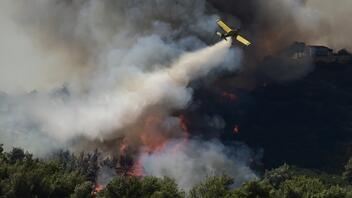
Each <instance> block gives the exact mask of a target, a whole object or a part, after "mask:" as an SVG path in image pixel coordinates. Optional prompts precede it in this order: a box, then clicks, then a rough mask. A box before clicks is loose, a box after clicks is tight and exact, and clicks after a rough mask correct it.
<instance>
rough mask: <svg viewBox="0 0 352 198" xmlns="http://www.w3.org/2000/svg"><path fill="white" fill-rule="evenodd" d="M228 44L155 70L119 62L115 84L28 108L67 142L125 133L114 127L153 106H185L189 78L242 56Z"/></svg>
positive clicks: (45, 128)
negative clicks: (85, 93)
mask: <svg viewBox="0 0 352 198" xmlns="http://www.w3.org/2000/svg"><path fill="white" fill-rule="evenodd" d="M230 46H231V43H230V41H222V42H220V43H218V44H216V45H214V46H211V47H207V48H204V49H201V50H199V51H196V52H190V53H185V54H183V55H181V57H180V58H179V59H177V60H175V61H174V62H173V63H172V64H171V66H169V67H165V66H162V67H161V68H160V69H158V70H155V71H153V72H143V71H141V69H140V68H138V67H133V66H120V67H119V68H116V69H115V70H114V71H110V72H109V73H110V75H111V74H112V72H115V78H116V80H117V81H118V83H114V84H115V86H114V87H111V88H110V87H109V89H106V88H101V90H99V92H93V93H91V94H89V95H87V96H85V98H84V99H82V98H78V99H77V98H74V97H73V99H71V98H70V99H69V100H68V101H62V100H48V101H43V100H39V101H38V103H34V104H31V105H30V112H33V116H34V117H36V118H37V119H38V120H40V121H41V123H43V131H45V132H47V133H48V134H49V135H50V136H53V137H54V138H57V139H58V140H61V141H64V142H65V141H67V140H70V139H73V138H75V137H77V136H85V137H88V138H90V139H91V140H95V139H106V138H110V137H111V135H115V137H116V136H119V135H124V134H118V133H116V131H119V130H121V129H123V128H124V127H126V126H129V125H130V124H133V123H135V122H136V121H137V120H138V118H139V117H140V116H141V115H142V113H144V112H145V110H146V109H148V108H149V107H151V106H155V105H162V107H163V109H162V110H163V111H166V112H168V111H170V112H171V111H172V110H177V109H182V108H185V107H186V105H187V104H188V103H189V102H190V100H191V98H192V96H191V94H192V91H191V89H189V88H187V85H188V84H189V82H190V81H191V80H194V79H197V78H198V77H201V76H205V75H206V74H207V73H208V72H210V71H211V69H214V68H215V67H217V66H221V63H222V62H223V61H224V60H226V59H228V58H231V59H234V58H235V57H240V53H236V54H235V53H234V51H232V50H230ZM146 50H147V49H146ZM112 133H113V134H112Z"/></svg>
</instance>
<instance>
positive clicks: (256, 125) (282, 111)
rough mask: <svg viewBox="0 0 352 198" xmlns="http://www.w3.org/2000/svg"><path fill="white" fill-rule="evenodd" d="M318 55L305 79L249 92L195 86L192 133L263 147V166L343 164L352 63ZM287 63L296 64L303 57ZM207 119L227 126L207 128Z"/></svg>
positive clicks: (351, 135) (349, 137) (350, 136)
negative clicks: (196, 87) (197, 87)
mask: <svg viewBox="0 0 352 198" xmlns="http://www.w3.org/2000/svg"><path fill="white" fill-rule="evenodd" d="M271 58H278V57H277V56H276V57H271ZM322 58H323V57H322V56H320V57H314V58H313V59H312V62H314V69H312V71H311V72H310V73H308V74H307V75H306V76H305V77H303V78H299V79H295V80H289V81H275V82H270V83H262V84H261V85H260V86H257V87H256V88H255V89H253V90H240V89H237V88H234V87H229V86H224V87H226V88H225V89H224V90H225V91H224V90H223V89H217V90H216V89H214V88H213V87H212V88H209V87H203V88H201V89H199V90H198V91H196V94H195V101H196V102H195V103H196V105H195V106H196V108H194V109H193V110H190V111H189V112H188V113H187V115H188V117H189V120H190V121H189V125H190V126H189V127H190V128H191V131H192V130H193V131H198V133H197V134H196V135H202V136H204V134H207V135H205V136H210V137H219V136H220V137H221V139H222V140H223V141H224V142H228V143H230V142H233V141H241V142H245V143H246V144H248V146H249V147H251V148H254V149H257V150H260V149H262V151H263V159H262V162H263V166H264V167H265V168H271V167H275V166H278V165H280V164H282V163H289V164H294V165H298V166H301V167H305V168H317V169H325V170H337V169H340V168H342V167H343V166H342V165H343V164H345V163H346V161H347V159H348V158H349V157H350V156H351V141H352V129H351V119H352V112H351V108H352V80H351V75H352V62H351V61H347V62H341V61H338V59H336V57H335V59H334V57H333V56H331V57H330V58H328V57H324V58H325V59H329V60H330V59H331V61H317V60H321V59H322ZM264 62H265V60H264ZM284 63H285V62H282V64H284ZM290 63H291V64H294V63H296V64H297V65H296V66H297V67H300V65H299V64H301V61H299V60H296V61H291V62H290ZM282 66H284V65H282ZM293 66H294V65H293ZM191 109H192V108H191ZM199 115H207V116H206V117H204V116H203V117H202V118H199V117H200V116H199ZM209 117H212V118H214V117H215V118H216V117H220V118H222V119H223V120H221V119H220V121H217V123H226V124H223V126H222V128H221V127H220V128H219V127H213V128H211V129H209V126H206V125H212V126H214V124H204V123H211V122H209V121H207V119H208V118H209ZM218 125H219V124H218ZM215 126H216V125H215ZM204 131H207V132H206V133H204Z"/></svg>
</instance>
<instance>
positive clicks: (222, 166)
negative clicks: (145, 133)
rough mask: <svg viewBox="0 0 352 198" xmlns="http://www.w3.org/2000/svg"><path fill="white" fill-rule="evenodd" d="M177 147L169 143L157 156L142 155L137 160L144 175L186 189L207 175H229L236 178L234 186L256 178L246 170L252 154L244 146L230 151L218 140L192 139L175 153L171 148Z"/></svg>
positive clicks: (249, 170)
mask: <svg viewBox="0 0 352 198" xmlns="http://www.w3.org/2000/svg"><path fill="white" fill-rule="evenodd" d="M178 144H180V143H179V142H177V141H176V142H170V143H169V144H168V145H167V148H166V149H165V150H163V151H161V152H160V153H159V152H157V153H153V154H148V153H144V154H142V155H141V156H140V159H141V163H142V165H143V169H144V170H145V173H146V174H147V175H155V176H158V177H165V176H166V177H171V178H175V180H176V182H177V183H178V184H179V185H180V186H181V187H182V188H183V189H185V190H189V189H190V188H192V187H193V186H194V185H195V184H198V183H199V182H201V181H203V180H204V179H205V178H206V177H208V176H221V175H224V174H225V175H228V176H231V177H233V178H234V179H235V183H234V186H235V187H238V186H240V185H241V184H242V183H243V182H245V181H248V180H254V179H256V178H257V177H256V175H255V174H254V173H253V171H252V170H251V169H250V168H249V167H248V163H249V160H250V157H252V154H251V153H250V151H249V149H248V148H246V147H245V146H243V145H237V146H236V147H235V148H231V149H230V148H227V147H225V146H224V145H223V144H221V143H220V142H217V141H209V142H203V141H197V140H192V141H190V142H188V143H187V144H186V145H185V147H182V148H181V149H180V150H177V151H175V146H174V145H178ZM176 148H177V146H176Z"/></svg>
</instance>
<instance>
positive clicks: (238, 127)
mask: <svg viewBox="0 0 352 198" xmlns="http://www.w3.org/2000/svg"><path fill="white" fill-rule="evenodd" d="M233 133H234V134H238V133H240V126H239V125H235V127H234V128H233Z"/></svg>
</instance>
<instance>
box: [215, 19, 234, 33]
mask: <svg viewBox="0 0 352 198" xmlns="http://www.w3.org/2000/svg"><path fill="white" fill-rule="evenodd" d="M216 23H217V24H218V25H219V26H220V27H221V29H223V30H224V31H225V32H226V33H229V32H231V31H232V29H231V28H230V27H229V26H227V25H226V24H225V23H224V22H223V21H222V20H220V19H219V20H218V21H217V22H216Z"/></svg>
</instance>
